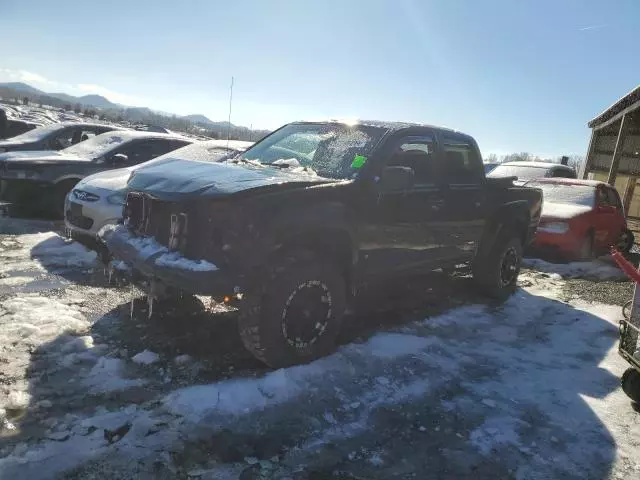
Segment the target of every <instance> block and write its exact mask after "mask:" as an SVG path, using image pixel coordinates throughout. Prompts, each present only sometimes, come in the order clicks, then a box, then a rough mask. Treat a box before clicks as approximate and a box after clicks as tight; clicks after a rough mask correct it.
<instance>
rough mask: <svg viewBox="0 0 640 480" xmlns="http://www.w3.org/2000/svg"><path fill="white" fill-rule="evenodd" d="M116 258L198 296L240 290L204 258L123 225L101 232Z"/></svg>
mask: <svg viewBox="0 0 640 480" xmlns="http://www.w3.org/2000/svg"><path fill="white" fill-rule="evenodd" d="M101 237H102V239H103V241H104V242H105V243H106V245H107V248H108V249H109V252H110V253H111V254H112V255H113V257H115V258H117V259H119V260H122V261H124V262H125V263H126V264H127V265H128V266H129V267H131V268H132V269H133V270H134V271H137V272H138V273H140V274H142V275H143V276H145V277H147V278H148V279H150V280H158V281H160V282H161V283H163V284H165V285H168V286H170V287H174V288H176V289H178V290H183V291H186V292H189V293H192V294H195V295H211V296H223V295H228V294H231V293H234V292H235V293H239V292H240V291H241V288H240V287H239V279H237V278H236V277H234V276H233V275H231V274H230V273H229V272H225V271H222V270H220V269H218V268H217V267H216V266H215V265H213V264H211V263H208V262H205V261H201V260H200V261H194V260H190V259H187V258H185V257H183V256H181V255H179V254H178V253H177V252H170V251H169V250H168V249H167V248H166V247H164V246H162V245H160V244H158V243H156V242H155V241H154V240H153V238H151V237H138V236H135V235H133V234H132V233H131V232H130V231H129V229H128V228H126V227H125V226H124V225H118V226H117V227H115V228H113V229H110V230H109V231H107V232H105V233H103V234H102V235H101Z"/></svg>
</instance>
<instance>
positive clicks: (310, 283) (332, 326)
mask: <svg viewBox="0 0 640 480" xmlns="http://www.w3.org/2000/svg"><path fill="white" fill-rule="evenodd" d="M258 277H259V278H256V282H255V286H254V287H253V288H252V289H251V290H250V291H248V292H246V293H245V295H244V298H243V300H242V302H241V303H240V305H239V310H240V311H239V319H238V328H239V332H240V337H241V338H242V342H243V343H244V345H245V347H246V348H247V350H249V351H250V352H251V353H252V354H253V355H254V356H255V357H256V358H258V359H259V360H261V361H262V362H264V363H266V364H267V365H269V366H271V367H273V368H281V367H286V366H289V365H295V364H299V363H306V362H309V361H311V360H314V359H316V358H319V357H322V356H324V355H327V354H329V353H331V352H332V351H333V350H334V349H335V345H336V337H337V336H338V333H339V332H340V327H341V324H342V317H343V316H344V313H345V309H346V291H347V288H346V283H345V279H344V274H343V271H342V270H341V269H340V268H339V267H338V265H336V264H335V263H334V262H333V261H332V260H331V259H327V258H324V257H322V256H320V255H316V254H314V253H312V252H308V251H298V252H293V253H291V254H287V255H283V256H280V257H279V258H278V259H276V260H275V261H274V262H273V263H272V264H271V265H270V266H268V267H267V268H266V269H265V271H264V272H262V274H260V275H259V276H258ZM307 289H308V290H307ZM302 291H305V295H307V296H310V297H311V299H312V300H313V307H318V306H319V305H321V309H320V315H319V317H318V320H317V321H316V322H315V324H314V326H313V329H312V332H311V333H312V335H313V336H312V337H311V339H310V341H309V342H301V341H299V340H295V339H291V338H288V335H287V328H286V326H287V325H293V327H297V326H298V324H295V323H296V322H294V323H290V322H291V315H292V314H291V312H290V310H293V308H292V307H291V306H292V305H293V300H294V299H295V297H296V296H297V295H298V294H299V293H300V292H302ZM316 298H317V301H316ZM299 299H300V297H299V298H298V301H299ZM309 301H310V302H311V300H309ZM296 305H297V304H296ZM310 310H311V306H310V307H309V310H306V309H305V314H306V313H308V312H310ZM303 321H304V320H303ZM306 321H307V322H309V318H307V319H306ZM320 322H322V323H320ZM309 323H311V322H309ZM300 325H301V324H300ZM289 330H291V328H289ZM289 333H290V332H289ZM294 340H295V341H294Z"/></svg>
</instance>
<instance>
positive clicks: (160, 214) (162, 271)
mask: <svg viewBox="0 0 640 480" xmlns="http://www.w3.org/2000/svg"><path fill="white" fill-rule="evenodd" d="M128 188H129V189H130V191H131V193H129V195H128V196H127V202H126V205H125V209H124V224H122V225H119V226H116V227H111V228H110V229H109V230H108V231H107V230H105V231H103V232H102V233H101V236H102V237H103V238H104V239H105V241H106V243H107V246H108V248H109V250H110V251H111V253H112V255H114V256H115V257H116V258H118V259H121V260H123V261H124V262H126V263H127V264H129V266H130V267H132V269H133V271H134V272H135V273H136V275H138V276H139V277H138V278H142V279H143V283H145V284H146V285H147V286H148V291H149V294H150V297H151V298H154V297H156V298H158V297H159V296H160V295H161V294H162V292H167V291H171V292H174V293H175V292H177V291H179V292H181V293H182V292H188V293H193V294H203V295H210V296H212V297H214V298H222V297H225V296H226V297H228V298H229V297H233V298H237V299H238V300H239V302H238V307H239V310H240V315H239V330H240V335H241V337H242V339H243V341H244V344H245V346H246V347H247V348H248V349H249V350H250V351H251V352H252V353H253V354H254V355H255V356H256V357H258V358H259V359H261V360H263V361H264V362H266V363H267V364H269V365H271V366H274V367H280V366H284V365H290V364H294V363H299V362H304V361H308V360H310V359H313V358H316V357H318V356H321V355H324V354H326V353H328V352H330V351H331V350H332V348H333V347H334V342H335V339H336V335H337V334H338V331H339V329H340V326H341V322H342V319H343V315H344V312H345V310H346V309H347V305H348V304H349V302H350V300H351V298H352V297H353V295H354V294H355V293H356V292H357V290H358V286H360V285H362V284H364V283H369V282H372V281H376V280H387V281H389V280H391V279H393V278H397V274H406V273H408V272H416V271H418V272H420V271H429V270H434V269H437V268H443V269H450V268H452V267H454V266H455V265H458V264H461V263H463V262H469V263H471V264H472V266H473V274H474V277H475V280H476V281H477V285H478V287H479V288H480V289H481V290H482V291H484V292H485V293H486V294H488V295H491V296H494V297H499V298H505V297H506V296H508V295H509V293H510V292H511V291H512V290H513V289H514V288H515V284H516V280H517V277H518V274H519V271H520V263H521V258H522V250H523V248H524V247H525V246H526V245H527V244H528V243H529V241H530V240H531V239H532V236H533V235H534V233H535V230H536V228H537V225H538V219H539V216H540V211H541V206H542V195H541V192H540V191H539V190H536V189H530V188H523V187H515V186H514V185H513V182H512V179H496V180H489V179H486V178H485V175H484V170H483V164H482V160H481V156H480V152H479V150H478V146H477V144H476V142H475V141H474V139H473V138H472V137H470V136H468V135H465V134H463V133H459V132H456V131H453V130H448V129H443V128H436V127H430V126H424V125H414V124H404V123H403V124H400V123H382V122H361V123H357V124H344V123H340V122H321V123H307V122H304V123H292V124H288V125H285V126H284V127H282V128H280V129H279V130H277V131H275V132H273V133H272V134H271V135H269V136H267V137H266V138H264V139H263V140H261V141H260V142H258V143H257V144H255V145H254V146H253V147H251V148H250V149H248V150H247V151H246V152H244V153H243V154H241V155H239V156H238V157H236V158H234V159H231V160H227V161H225V162H222V163H201V162H192V161H183V160H178V159H176V160H175V161H172V160H170V159H168V160H167V161H165V162H162V163H161V164H157V165H149V166H148V167H146V168H144V169H140V170H139V171H137V172H136V173H135V174H134V176H133V177H132V178H131V179H130V180H129V185H128Z"/></svg>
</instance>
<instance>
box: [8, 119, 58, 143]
mask: <svg viewBox="0 0 640 480" xmlns="http://www.w3.org/2000/svg"><path fill="white" fill-rule="evenodd" d="M65 127H66V125H61V124H59V123H54V124H51V125H45V126H43V127H38V128H34V129H33V130H29V131H28V132H25V133H22V134H20V135H17V136H15V137H12V138H7V139H6V140H9V141H11V142H16V143H22V142H25V143H26V142H39V141H40V140H44V139H45V138H47V137H48V136H49V135H51V134H53V133H55V132H59V131H60V130H62V129H63V128H65Z"/></svg>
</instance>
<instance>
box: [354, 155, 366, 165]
mask: <svg viewBox="0 0 640 480" xmlns="http://www.w3.org/2000/svg"><path fill="white" fill-rule="evenodd" d="M365 163H367V157H365V156H364V155H356V156H354V157H353V162H351V168H362V166H363V165H364V164H365Z"/></svg>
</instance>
